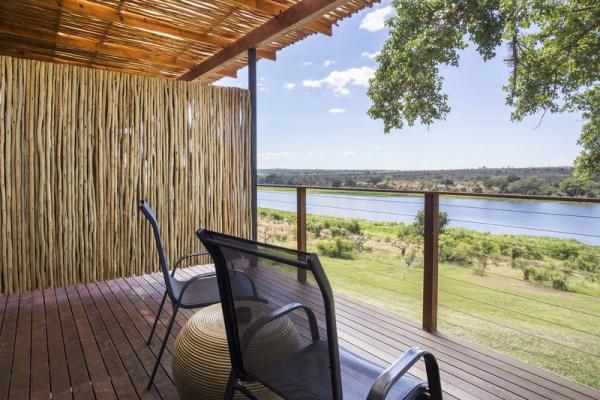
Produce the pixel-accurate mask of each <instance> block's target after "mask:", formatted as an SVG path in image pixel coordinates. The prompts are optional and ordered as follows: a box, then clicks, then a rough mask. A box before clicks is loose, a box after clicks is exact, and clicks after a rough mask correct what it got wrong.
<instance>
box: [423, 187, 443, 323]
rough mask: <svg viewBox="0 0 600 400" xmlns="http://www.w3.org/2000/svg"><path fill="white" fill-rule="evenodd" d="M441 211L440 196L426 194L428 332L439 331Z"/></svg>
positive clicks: (425, 312) (425, 319)
mask: <svg viewBox="0 0 600 400" xmlns="http://www.w3.org/2000/svg"><path fill="white" fill-rule="evenodd" d="M439 210H440V197H439V194H437V193H426V194H425V216H424V217H425V221H424V222H425V229H424V230H425V232H424V236H425V243H424V245H425V246H424V251H423V329H424V330H426V331H427V332H435V331H436V330H437V305H438V241H439V236H440V215H439V214H440V211H439Z"/></svg>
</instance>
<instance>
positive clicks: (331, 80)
mask: <svg viewBox="0 0 600 400" xmlns="http://www.w3.org/2000/svg"><path fill="white" fill-rule="evenodd" d="M374 73H375V70H374V69H373V68H370V67H360V68H349V69H347V70H344V71H331V73H329V75H327V76H326V77H325V78H323V79H317V80H312V79H306V80H304V81H302V86H305V87H312V88H320V87H323V86H325V87H326V88H328V89H331V90H333V92H334V93H335V94H337V95H340V96H348V95H350V90H349V89H348V86H350V85H352V86H365V87H366V86H367V85H368V84H369V79H370V78H371V77H372V76H373V74H374Z"/></svg>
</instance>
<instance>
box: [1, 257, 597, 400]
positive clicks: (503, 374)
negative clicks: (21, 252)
mask: <svg viewBox="0 0 600 400" xmlns="http://www.w3.org/2000/svg"><path fill="white" fill-rule="evenodd" d="M204 269H205V267H195V268H189V269H186V270H183V271H180V272H179V273H181V274H182V275H191V274H195V273H197V272H199V271H200V270H204ZM282 277H284V276H283V275H281V276H274V275H270V276H269V277H265V278H266V279H261V280H260V281H261V284H260V285H261V287H259V290H260V291H261V293H262V294H265V295H266V297H268V299H269V301H272V302H274V303H284V302H286V298H285V293H286V290H294V289H298V284H297V283H296V282H295V281H294V280H293V279H287V280H285V279H283V280H284V281H285V282H283V283H282ZM303 289H304V290H303V294H302V295H303V296H305V301H306V303H307V304H310V303H311V294H312V292H311V290H312V289H311V288H310V287H308V288H303ZM162 293H163V284H162V279H161V275H159V274H153V275H145V276H141V277H132V278H128V279H119V280H114V281H108V282H97V283H92V284H88V285H78V286H75V287H68V288H62V289H48V290H45V291H36V292H32V293H25V294H22V295H10V296H5V295H0V326H1V328H0V399H28V398H31V399H48V398H50V397H51V398H52V399H71V398H75V399H80V398H81V399H92V398H98V399H109V398H119V399H137V398H143V399H176V398H177V392H176V390H175V387H174V385H173V381H172V378H171V369H170V364H171V351H172V349H173V345H174V338H175V336H176V335H177V333H178V332H179V330H180V329H181V327H182V326H183V324H185V322H186V320H187V318H189V316H190V315H192V314H193V312H194V311H193V310H182V311H181V312H180V314H179V315H178V317H177V324H176V326H175V328H174V329H173V332H172V336H171V337H170V338H169V341H168V345H167V351H166V352H165V355H164V357H163V360H162V368H160V369H159V371H158V374H157V377H156V381H155V382H156V388H154V389H153V390H151V391H148V390H146V384H147V379H148V375H149V373H150V371H151V368H152V366H153V362H154V360H155V354H157V352H158V346H159V340H156V339H155V340H154V341H153V344H152V345H151V346H147V345H146V344H145V338H146V337H147V335H148V333H149V331H150V326H151V323H152V321H153V317H154V313H155V312H156V310H157V308H158V303H159V301H160V299H161V296H162ZM296 293H299V292H298V291H296ZM336 302H337V303H336V304H337V317H338V330H339V336H340V342H341V344H342V345H344V346H346V347H347V348H349V349H351V350H353V351H356V352H359V353H361V354H362V355H364V356H366V357H368V358H371V359H373V360H374V361H376V362H378V363H381V364H383V365H385V364H389V363H390V362H392V361H393V360H394V359H395V358H396V357H398V356H399V355H400V354H402V352H404V351H405V350H406V349H408V348H409V347H412V346H420V347H424V348H428V349H430V350H431V351H433V352H434V353H435V354H436V356H437V357H438V361H439V364H440V368H441V374H442V380H443V382H442V387H443V389H444V392H445V398H446V399H461V400H462V399H465V400H468V399H572V400H585V399H600V391H596V390H594V389H591V388H589V387H587V386H583V385H579V384H577V383H574V382H573V381H570V380H567V379H565V378H562V377H559V376H557V375H554V374H552V373H550V372H547V371H544V370H542V369H539V368H536V367H533V366H530V365H528V364H524V363H522V362H519V361H516V360H513V359H511V358H509V357H506V356H503V355H500V354H498V353H495V352H493V351H490V350H487V349H484V348H482V347H480V346H478V345H475V344H472V343H469V342H466V341H464V340H461V339H457V338H454V337H451V336H447V335H444V334H436V335H431V334H428V333H426V332H424V331H422V330H421V329H420V327H419V326H418V324H417V323H415V322H413V321H408V320H406V319H404V318H402V317H399V316H397V315H395V314H393V313H390V312H387V311H384V310H381V309H378V308H376V307H374V306H371V305H368V304H365V303H363V302H360V301H357V300H354V299H351V298H349V297H346V296H344V295H337V297H336ZM167 308H169V307H167ZM169 312H170V310H167V312H163V316H162V324H159V326H158V335H159V337H161V338H162V337H163V336H164V332H165V325H166V323H167V318H168V314H169ZM412 372H413V374H414V375H416V376H420V377H422V376H424V370H423V366H422V365H418V366H417V367H416V368H415V369H414V370H413V371H412Z"/></svg>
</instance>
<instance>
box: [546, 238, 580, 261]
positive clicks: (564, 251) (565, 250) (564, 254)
mask: <svg viewBox="0 0 600 400" xmlns="http://www.w3.org/2000/svg"><path fill="white" fill-rule="evenodd" d="M578 247H579V246H577V245H576V244H573V243H565V242H558V243H556V244H554V245H553V246H552V248H551V250H550V254H551V255H552V257H554V258H557V259H559V260H569V259H574V258H576V257H577V256H578V255H579V248H578Z"/></svg>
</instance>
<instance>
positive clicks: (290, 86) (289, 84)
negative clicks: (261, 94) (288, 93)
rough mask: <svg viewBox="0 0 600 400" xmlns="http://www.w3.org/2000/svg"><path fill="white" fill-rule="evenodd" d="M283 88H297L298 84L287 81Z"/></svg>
mask: <svg viewBox="0 0 600 400" xmlns="http://www.w3.org/2000/svg"><path fill="white" fill-rule="evenodd" d="M283 88H284V89H287V90H294V89H296V84H295V83H292V82H286V83H284V84H283Z"/></svg>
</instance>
